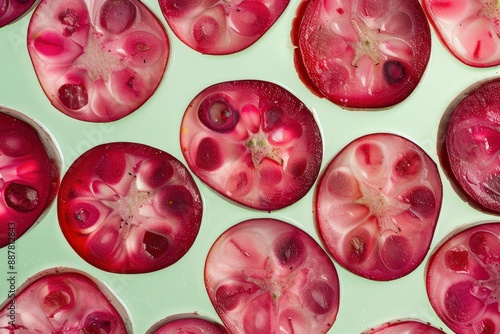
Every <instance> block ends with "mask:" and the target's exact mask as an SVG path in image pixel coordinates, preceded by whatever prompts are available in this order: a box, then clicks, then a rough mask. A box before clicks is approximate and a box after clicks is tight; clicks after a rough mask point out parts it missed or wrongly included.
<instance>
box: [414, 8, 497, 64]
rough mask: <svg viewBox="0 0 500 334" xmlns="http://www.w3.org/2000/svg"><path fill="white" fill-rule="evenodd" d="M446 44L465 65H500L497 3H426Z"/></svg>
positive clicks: (429, 14)
mask: <svg viewBox="0 0 500 334" xmlns="http://www.w3.org/2000/svg"><path fill="white" fill-rule="evenodd" d="M422 5H423V7H424V9H425V11H426V13H427V16H428V17H429V20H430V22H431V23H432V24H433V26H434V28H435V29H436V32H437V33H438V36H439V38H440V39H441V41H442V43H443V44H444V45H445V46H446V47H447V48H448V50H449V51H450V52H451V53H452V54H453V55H454V56H455V57H456V58H457V59H458V60H460V61H461V62H463V63H464V64H467V65H470V66H475V67H489V66H496V65H499V64H500V38H499V33H500V8H499V7H498V3H497V1H496V0H423V1H422Z"/></svg>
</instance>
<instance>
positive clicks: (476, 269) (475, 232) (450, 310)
mask: <svg viewBox="0 0 500 334" xmlns="http://www.w3.org/2000/svg"><path fill="white" fill-rule="evenodd" d="M499 283H500V223H498V222H495V223H482V224H476V225H474V226H469V227H467V228H462V229H460V230H457V231H455V232H453V233H452V234H451V235H449V236H448V237H446V238H445V239H444V240H443V241H442V242H441V243H440V244H439V246H438V247H437V248H436V250H434V252H433V253H432V255H431V257H430V258H429V262H428V266H427V272H426V285H427V295H428V297H429V300H430V302H431V304H432V307H433V308H434V310H435V311H436V313H437V315H438V316H439V317H440V318H441V319H442V320H443V322H444V323H445V324H446V325H447V326H448V327H450V329H452V330H453V331H454V332H455V333H461V334H477V333H480V334H494V333H499V332H500V310H499V308H498V302H499V300H500V284H499Z"/></svg>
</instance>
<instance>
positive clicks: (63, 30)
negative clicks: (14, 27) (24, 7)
mask: <svg viewBox="0 0 500 334" xmlns="http://www.w3.org/2000/svg"><path fill="white" fill-rule="evenodd" d="M28 51H29V54H30V57H31V61H32V63H33V67H34V69H35V72H36V75H37V77H38V80H39V81H40V84H41V86H42V89H43V91H44V92H45V94H46V95H47V97H48V99H49V100H50V102H51V103H52V104H53V105H54V106H55V107H56V108H57V109H59V110H60V111H61V112H63V113H65V114H66V115H68V116H71V117H73V118H76V119H79V120H83V121H89V122H110V121H115V120H117V119H120V118H122V117H125V116H127V115H128V114H130V113H132V112H133V111H135V110H136V109H137V108H139V107H140V106H141V105H142V104H143V103H144V102H146V100H148V99H149V97H150V96H151V95H152V94H153V92H154V91H155V90H156V88H157V87H158V85H159V83H160V81H161V79H162V77H163V74H164V72H165V69H166V66H167V60H168V54H169V44H168V38H167V34H166V32H165V29H164V28H163V26H162V25H161V23H160V22H159V20H158V18H157V17H156V16H155V15H154V14H153V13H152V12H151V11H150V10H149V9H148V8H147V7H146V6H145V5H144V4H142V3H141V2H140V1H139V0H42V1H41V2H40V4H39V5H38V7H37V8H36V10H35V12H34V13H33V16H32V18H31V21H30V24H29V29H28Z"/></svg>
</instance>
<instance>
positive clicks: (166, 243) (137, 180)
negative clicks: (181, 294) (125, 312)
mask: <svg viewBox="0 0 500 334" xmlns="http://www.w3.org/2000/svg"><path fill="white" fill-rule="evenodd" d="M202 209H203V205H202V200H201V195H200V193H199V191H198V188H197V186H196V184H195V182H194V180H193V178H192V177H191V175H190V174H189V172H188V170H187V169H186V167H184V165H182V163H181V162H180V161H178V160H177V159H176V158H174V157H173V156H171V155H170V154H168V153H167V152H164V151H161V150H158V149H156V148H153V147H150V146H147V145H143V144H138V143H125V142H120V143H108V144H102V145H99V146H96V147H94V148H92V149H90V150H89V151H87V152H85V153H84V154H82V155H81V156H80V157H79V158H78V159H77V160H76V161H75V162H74V163H73V164H72V165H71V166H70V168H69V169H68V171H67V172H66V174H65V175H64V178H63V180H62V182H61V189H60V192H59V196H58V202H57V210H58V217H59V225H60V227H61V230H62V232H63V234H64V236H65V237H66V239H67V240H68V242H69V244H70V245H71V247H73V249H74V250H75V251H76V252H77V253H78V254H79V255H80V256H81V257H82V258H83V259H85V260H86V261H87V262H89V263H90V264H92V265H94V266H96V267H98V268H100V269H102V270H106V271H109V272H116V273H144V272H151V271H155V270H159V269H162V268H165V267H167V266H170V265H171V264H173V263H175V262H177V261H178V260H179V259H180V258H181V257H182V256H183V255H184V254H185V253H186V252H187V251H188V250H189V248H190V247H191V246H192V244H193V242H194V240H195V238H196V236H197V234H198V230H199V228H200V223H201V216H202Z"/></svg>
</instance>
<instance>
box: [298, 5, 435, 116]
mask: <svg viewBox="0 0 500 334" xmlns="http://www.w3.org/2000/svg"><path fill="white" fill-rule="evenodd" d="M292 39H293V43H294V45H295V46H296V49H295V64H296V68H297V71H298V73H299V76H300V77H301V79H302V81H304V83H305V84H306V85H307V86H308V87H309V89H310V90H311V91H313V92H314V93H316V94H317V95H318V96H321V97H326V98H327V99H328V100H330V101H332V102H333V103H335V104H337V105H339V106H341V107H344V108H346V109H385V108H389V107H391V106H393V105H395V104H397V103H399V102H401V101H403V100H404V99H406V98H407V97H408V96H409V95H410V94H411V93H412V92H413V90H414V89H415V87H416V86H417V84H418V83H419V82H420V79H421V78H422V75H423V73H424V71H425V69H426V67H427V63H428V61H429V57H430V50H431V35H430V28H429V23H428V21H427V18H426V16H425V13H424V11H423V10H422V7H421V6H420V4H419V2H418V1H417V0H405V1H402V0H382V1H380V0H367V1H358V0H343V1H322V0H311V1H306V2H303V4H302V5H301V7H299V11H298V13H297V18H296V20H295V26H294V29H293V31H292Z"/></svg>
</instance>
